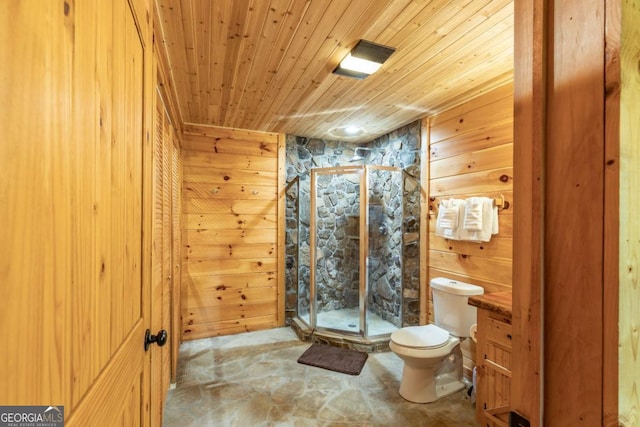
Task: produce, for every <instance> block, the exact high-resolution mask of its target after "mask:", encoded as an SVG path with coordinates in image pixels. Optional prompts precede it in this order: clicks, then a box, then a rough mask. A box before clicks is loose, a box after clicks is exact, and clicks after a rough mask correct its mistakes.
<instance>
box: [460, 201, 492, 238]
mask: <svg viewBox="0 0 640 427" xmlns="http://www.w3.org/2000/svg"><path fill="white" fill-rule="evenodd" d="M486 199H487V197H469V198H468V199H467V200H466V202H465V205H464V220H463V223H462V228H464V229H465V230H475V231H479V230H482V217H483V214H482V209H483V204H484V203H485V201H486Z"/></svg>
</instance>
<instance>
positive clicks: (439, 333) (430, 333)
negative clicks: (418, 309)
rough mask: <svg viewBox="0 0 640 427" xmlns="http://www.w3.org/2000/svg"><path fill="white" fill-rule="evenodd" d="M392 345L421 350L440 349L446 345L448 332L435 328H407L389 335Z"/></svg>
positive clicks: (434, 326)
mask: <svg viewBox="0 0 640 427" xmlns="http://www.w3.org/2000/svg"><path fill="white" fill-rule="evenodd" d="M391 341H393V343H394V344H396V345H399V346H402V347H406V348H414V349H421V350H429V349H435V348H440V347H443V346H445V345H447V343H448V341H449V332H448V331H446V330H444V329H442V328H440V327H438V326H436V325H424V326H409V327H406V328H402V329H398V330H397V331H395V332H393V333H392V334H391Z"/></svg>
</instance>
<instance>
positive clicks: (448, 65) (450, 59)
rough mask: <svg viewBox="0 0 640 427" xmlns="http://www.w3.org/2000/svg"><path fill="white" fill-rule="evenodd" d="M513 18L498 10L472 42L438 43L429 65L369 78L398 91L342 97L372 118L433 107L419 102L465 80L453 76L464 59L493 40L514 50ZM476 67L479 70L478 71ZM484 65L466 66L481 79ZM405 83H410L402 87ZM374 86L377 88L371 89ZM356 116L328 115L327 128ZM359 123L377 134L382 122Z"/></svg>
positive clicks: (508, 11) (506, 9)
mask: <svg viewBox="0 0 640 427" xmlns="http://www.w3.org/2000/svg"><path fill="white" fill-rule="evenodd" d="M512 16H513V14H512V8H509V7H503V8H502V9H501V10H500V11H498V13H495V14H491V17H490V18H489V19H486V20H485V21H483V22H482V23H481V24H480V26H479V27H478V28H477V31H478V34H480V36H478V37H475V38H473V39H470V38H463V37H462V36H459V35H458V34H457V33H456V36H458V38H457V40H458V42H456V43H453V44H449V45H448V46H446V47H444V48H443V49H441V46H439V44H440V43H436V44H435V45H433V47H434V50H435V49H437V53H435V54H433V55H432V56H431V57H430V58H429V63H428V64H423V66H422V67H415V68H414V69H413V70H411V71H409V72H408V73H407V72H405V73H402V72H398V73H396V74H392V73H391V72H390V71H386V70H385V71H383V72H382V73H381V74H380V75H378V74H377V73H376V74H374V75H373V76H370V77H368V79H381V80H383V81H384V82H385V84H389V85H391V86H394V85H395V86H396V87H398V90H396V91H375V88H376V87H378V86H377V85H372V86H370V87H369V89H368V90H366V89H362V90H360V91H358V92H356V93H350V92H348V91H347V93H346V96H344V97H343V98H346V99H350V98H351V97H358V100H359V101H360V102H359V104H360V108H361V109H364V110H366V111H367V113H366V114H368V115H369V116H371V110H380V109H383V108H385V106H386V108H388V109H390V110H391V114H393V113H394V112H397V106H398V104H400V105H405V106H413V107H418V109H419V110H422V109H423V108H424V109H426V108H428V107H431V106H430V105H428V104H424V103H420V102H419V101H421V100H424V99H428V98H429V92H430V91H432V90H433V88H434V87H437V86H438V85H440V84H441V82H447V81H449V80H457V81H459V82H460V81H462V80H460V74H456V73H454V72H453V70H454V69H455V70H459V69H460V63H461V62H464V63H468V61H467V60H466V59H465V58H467V57H473V55H474V54H475V55H476V57H477V56H478V52H479V51H481V52H484V51H485V50H490V49H491V48H492V46H493V45H492V43H491V42H492V41H494V40H504V39H507V40H506V42H502V43H505V44H506V45H508V46H506V48H507V50H508V51H512V50H513V49H512V48H509V46H510V45H512V42H511V40H512V39H511V40H509V37H507V36H508V35H509V31H511V34H512V31H513V30H512V22H513V17H512ZM465 19H466V18H465ZM502 28H506V30H504V31H505V33H504V34H502V33H501V32H500V30H502ZM483 49H484V50H483ZM504 49H505V46H499V50H500V51H503V50H504ZM425 56H426V55H425ZM412 61H413V62H410V63H415V62H416V61H417V59H413V60H412ZM390 65H391V64H390ZM476 65H477V67H478V68H476ZM485 66H486V64H484V61H481V60H477V61H475V62H474V63H469V65H467V67H468V68H469V69H470V70H471V72H473V73H475V74H477V75H478V76H480V75H481V74H482V67H485ZM484 69H486V68H484ZM381 71H382V70H381ZM403 80H404V81H406V82H407V83H404V84H401V83H402V81H403ZM371 87H373V88H374V89H373V90H372V89H371ZM417 94H420V96H417ZM411 99H413V100H414V102H408V101H409V100H411ZM342 102H344V101H343V100H342V99H340V100H338V102H336V103H334V106H336V105H337V106H340V105H341V103H342ZM357 113H358V111H357V110H355V111H350V112H348V113H346V114H345V113H344V112H342V113H341V114H339V115H338V114H334V115H329V116H326V121H327V124H325V125H324V127H325V128H329V127H330V126H335V125H336V123H340V121H342V122H345V121H349V120H352V121H355V119H354V117H353V115H354V114H357ZM389 113H390V111H389V110H388V111H386V112H384V113H381V112H378V113H377V115H378V116H384V117H388V116H389ZM415 113H416V112H415V111H414V113H413V115H414V116H415V115H416V114H415ZM410 115H411V114H408V113H407V120H409V116H410ZM424 115H426V114H423V116H424ZM358 122H363V123H362V124H361V126H363V127H367V126H373V127H372V131H371V132H372V133H374V134H375V133H378V132H379V131H376V130H375V129H374V127H375V126H376V125H375V123H379V120H378V118H377V117H375V118H374V117H372V118H371V119H370V120H369V121H368V122H367V121H366V120H363V118H361V119H360V120H359V121H358ZM306 129H308V128H306ZM308 130H311V129H308ZM388 130H392V129H387V131H388ZM276 131H281V132H290V131H289V130H286V129H277V128H276ZM383 133H384V132H383Z"/></svg>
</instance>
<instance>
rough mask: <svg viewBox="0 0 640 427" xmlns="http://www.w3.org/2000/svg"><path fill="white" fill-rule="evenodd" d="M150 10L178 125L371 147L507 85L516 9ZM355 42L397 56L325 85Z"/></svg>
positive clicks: (299, 1) (377, 3)
mask: <svg viewBox="0 0 640 427" xmlns="http://www.w3.org/2000/svg"><path fill="white" fill-rule="evenodd" d="M156 2H157V13H158V15H159V21H160V27H159V34H158V36H159V37H160V38H161V41H162V45H163V46H164V49H166V51H165V53H166V66H165V67H166V68H167V72H168V74H169V79H170V81H171V90H172V91H173V92H174V95H175V98H176V100H177V104H178V109H179V115H180V117H179V118H178V119H179V120H180V121H181V122H183V123H198V124H210V125H216V126H225V127H233V128H242V129H252V130H260V131H269V132H282V133H287V134H293V135H299V136H306V137H313V138H324V139H332V140H348V141H353V142H366V141H370V140H372V139H373V138H375V137H377V136H380V135H383V134H385V133H388V132H390V131H392V130H394V129H397V128H398V127H401V126H403V125H405V124H408V123H410V122H412V121H414V120H417V119H420V118H422V117H425V116H429V115H431V114H434V113H437V112H440V111H443V110H444V109H447V108H449V107H452V106H454V105H456V104H459V103H461V102H463V101H465V100H467V99H469V98H471V97H474V96H476V95H478V94H480V93H483V92H486V91H487V90H490V89H492V88H495V87H496V86H499V85H502V84H504V83H506V82H509V81H511V80H512V79H513V1H512V0H449V1H444V0H431V1H428V0H424V1H410V0H350V1H347V0H215V1H214V0H156ZM360 39H365V40H369V41H372V42H375V43H379V44H383V45H387V46H391V47H394V48H396V52H395V53H394V54H393V55H392V56H391V58H389V60H388V61H387V62H386V63H385V64H384V65H383V67H382V68H381V69H380V70H379V71H378V72H377V73H375V74H373V75H371V76H369V77H367V78H366V79H364V80H356V79H353V78H349V77H342V76H338V75H335V74H332V71H333V70H334V68H335V67H336V65H337V64H338V63H339V62H340V60H341V59H342V58H343V57H344V56H345V55H346V54H347V53H348V52H349V50H350V49H351V48H352V47H353V46H355V44H356V43H357V42H358V40H360ZM350 124H351V125H356V126H360V127H362V128H364V129H365V130H366V133H365V134H364V135H362V136H359V137H338V136H337V133H336V129H338V128H340V127H344V126H346V125H350Z"/></svg>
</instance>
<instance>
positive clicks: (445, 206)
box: [436, 199, 464, 240]
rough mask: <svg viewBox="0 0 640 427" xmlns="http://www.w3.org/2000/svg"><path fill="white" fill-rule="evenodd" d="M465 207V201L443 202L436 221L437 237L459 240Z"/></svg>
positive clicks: (451, 200)
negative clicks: (461, 218)
mask: <svg viewBox="0 0 640 427" xmlns="http://www.w3.org/2000/svg"><path fill="white" fill-rule="evenodd" d="M463 205H464V200H459V199H448V200H443V201H442V202H441V204H440V207H439V209H438V218H437V219H436V236H439V237H444V238H445V239H451V240H459V238H460V237H459V236H460V227H459V224H460V216H461V213H462V206H463Z"/></svg>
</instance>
